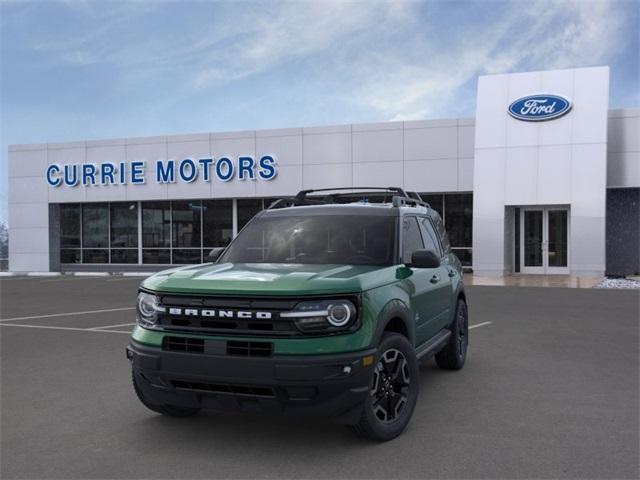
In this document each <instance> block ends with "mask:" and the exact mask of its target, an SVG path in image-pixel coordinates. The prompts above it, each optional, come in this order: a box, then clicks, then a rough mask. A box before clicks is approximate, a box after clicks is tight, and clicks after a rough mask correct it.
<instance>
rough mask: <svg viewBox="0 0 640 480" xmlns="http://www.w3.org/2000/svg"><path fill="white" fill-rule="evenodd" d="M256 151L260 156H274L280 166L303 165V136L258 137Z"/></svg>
mask: <svg viewBox="0 0 640 480" xmlns="http://www.w3.org/2000/svg"><path fill="white" fill-rule="evenodd" d="M256 151H257V152H260V153H259V154H260V155H273V156H274V157H275V158H277V160H278V165H300V164H302V135H301V134H297V135H287V136H280V137H257V138H256Z"/></svg>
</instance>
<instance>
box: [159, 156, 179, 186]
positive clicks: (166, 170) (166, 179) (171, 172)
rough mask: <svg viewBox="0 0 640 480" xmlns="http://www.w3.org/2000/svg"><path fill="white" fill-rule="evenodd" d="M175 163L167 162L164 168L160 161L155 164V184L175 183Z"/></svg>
mask: <svg viewBox="0 0 640 480" xmlns="http://www.w3.org/2000/svg"><path fill="white" fill-rule="evenodd" d="M175 165H176V164H175V162H174V161H173V160H167V163H166V166H165V163H164V162H163V161H162V160H158V161H157V162H156V183H173V182H175V181H176V174H175Z"/></svg>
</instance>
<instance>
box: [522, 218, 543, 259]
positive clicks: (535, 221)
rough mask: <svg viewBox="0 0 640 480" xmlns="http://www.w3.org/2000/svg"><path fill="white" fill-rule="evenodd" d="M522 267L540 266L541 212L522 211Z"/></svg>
mask: <svg viewBox="0 0 640 480" xmlns="http://www.w3.org/2000/svg"><path fill="white" fill-rule="evenodd" d="M524 266H525V267H541V266H542V210H525V211H524Z"/></svg>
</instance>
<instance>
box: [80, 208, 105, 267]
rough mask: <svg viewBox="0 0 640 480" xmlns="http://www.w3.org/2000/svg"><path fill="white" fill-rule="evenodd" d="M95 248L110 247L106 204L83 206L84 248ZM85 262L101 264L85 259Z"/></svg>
mask: <svg viewBox="0 0 640 480" xmlns="http://www.w3.org/2000/svg"><path fill="white" fill-rule="evenodd" d="M95 247H99V248H108V247H109V210H108V207H107V204H106V203H103V204H101V203H87V204H85V205H83V206H82V248H95ZM100 255H102V253H101V254H100ZM83 262H84V263H101V262H98V261H97V260H96V261H87V260H85V259H83Z"/></svg>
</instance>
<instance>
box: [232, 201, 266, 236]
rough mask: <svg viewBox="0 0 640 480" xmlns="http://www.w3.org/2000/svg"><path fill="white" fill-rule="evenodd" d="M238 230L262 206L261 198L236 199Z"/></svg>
mask: <svg viewBox="0 0 640 480" xmlns="http://www.w3.org/2000/svg"><path fill="white" fill-rule="evenodd" d="M237 202H238V231H240V230H242V227H244V226H245V225H246V224H247V222H248V221H249V220H251V219H252V218H253V216H254V215H255V214H256V213H258V212H260V211H261V210H262V208H263V206H262V199H261V198H247V199H238V200H237Z"/></svg>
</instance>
